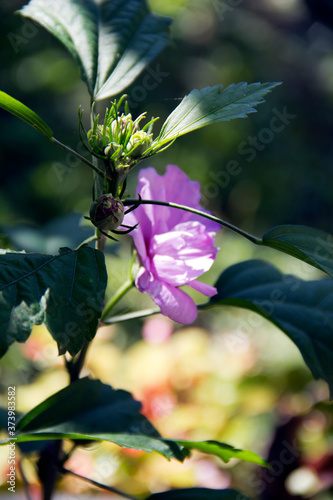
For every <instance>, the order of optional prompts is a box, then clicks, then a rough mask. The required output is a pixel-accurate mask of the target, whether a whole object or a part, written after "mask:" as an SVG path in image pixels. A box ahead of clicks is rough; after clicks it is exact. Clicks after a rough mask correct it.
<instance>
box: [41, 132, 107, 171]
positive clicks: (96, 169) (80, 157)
mask: <svg viewBox="0 0 333 500" xmlns="http://www.w3.org/2000/svg"><path fill="white" fill-rule="evenodd" d="M50 141H51V142H53V144H55V145H56V146H58V147H59V148H61V149H64V150H65V151H67V152H68V153H70V154H71V155H73V156H76V157H77V158H79V160H81V161H82V162H83V163H85V164H86V165H88V166H89V167H90V168H92V169H93V170H94V171H95V172H96V173H97V174H98V175H100V176H101V177H103V178H104V177H105V174H104V172H102V170H100V169H99V168H97V167H96V166H95V165H93V164H92V163H91V162H90V161H89V160H87V158H85V157H84V156H82V155H80V154H79V153H77V152H76V151H75V150H74V149H72V148H70V147H69V146H66V144H63V143H62V142H60V141H58V140H57V139H56V138H55V137H51V139H50Z"/></svg>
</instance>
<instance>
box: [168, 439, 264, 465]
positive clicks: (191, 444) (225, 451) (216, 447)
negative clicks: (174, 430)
mask: <svg viewBox="0 0 333 500" xmlns="http://www.w3.org/2000/svg"><path fill="white" fill-rule="evenodd" d="M176 442H177V443H178V444H180V445H181V446H184V448H185V449H187V450H199V451H202V452H203V453H208V454H209V455H215V456H217V457H219V458H221V459H222V460H223V462H225V463H228V462H229V460H231V459H232V458H237V459H238V460H242V461H243V462H252V463H254V464H258V465H262V466H264V467H267V466H268V463H267V462H266V460H264V459H263V458H260V457H259V456H258V455H257V454H256V453H253V451H248V450H240V449H237V448H234V447H233V446H230V445H229V444H226V443H220V442H219V441H183V440H179V439H177V440H176Z"/></svg>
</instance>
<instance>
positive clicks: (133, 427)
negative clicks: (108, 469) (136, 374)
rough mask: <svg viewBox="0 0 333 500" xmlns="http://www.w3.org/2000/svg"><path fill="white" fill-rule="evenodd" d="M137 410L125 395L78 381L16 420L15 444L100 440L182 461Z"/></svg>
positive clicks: (174, 447)
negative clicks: (64, 440)
mask: <svg viewBox="0 0 333 500" xmlns="http://www.w3.org/2000/svg"><path fill="white" fill-rule="evenodd" d="M140 409H141V403H140V402H139V401H136V400H135V399H133V397H132V395H131V394H130V393H129V392H126V391H123V390H114V389H112V388H111V387H109V386H108V385H105V384H102V382H100V381H99V380H91V379H89V378H83V379H79V380H78V381H76V382H74V383H73V384H71V385H70V386H68V387H66V388H65V389H62V390H61V391H59V392H57V393H56V394H54V395H53V396H51V397H50V398H48V399H46V400H45V401H43V402H42V403H41V404H39V405H38V406H36V407H35V408H33V409H32V410H31V411H30V412H28V413H27V414H25V415H24V416H23V417H21V419H20V420H18V422H17V426H16V429H17V435H16V437H17V442H18V443H21V442H26V441H37V440H46V439H62V438H65V437H67V438H70V439H83V440H97V441H103V440H104V441H111V442H113V443H116V444H118V445H119V446H124V447H126V448H134V449H139V450H144V451H148V452H151V451H156V452H158V453H160V454H162V455H164V456H165V457H166V458H168V459H170V458H176V459H178V460H183V459H184V458H185V455H184V453H182V451H181V449H180V447H179V446H178V445H177V444H176V443H174V442H172V441H170V442H169V441H167V440H164V439H162V438H161V436H160V435H159V433H158V432H157V430H156V429H155V428H154V427H153V425H152V424H151V423H150V422H149V421H148V420H147V419H146V417H144V416H143V415H142V414H141V413H140Z"/></svg>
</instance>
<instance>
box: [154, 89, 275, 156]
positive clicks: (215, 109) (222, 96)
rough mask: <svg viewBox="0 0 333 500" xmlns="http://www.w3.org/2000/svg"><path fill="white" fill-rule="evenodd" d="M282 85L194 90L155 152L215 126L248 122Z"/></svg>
mask: <svg viewBox="0 0 333 500" xmlns="http://www.w3.org/2000/svg"><path fill="white" fill-rule="evenodd" d="M277 85H279V83H251V84H250V85H248V84H247V83H245V82H241V83H237V84H234V83H233V84H231V85H229V87H227V88H226V89H224V90H222V88H223V87H222V85H215V86H214V87H205V88H203V89H201V90H197V89H195V90H192V92H190V93H189V94H188V95H187V96H186V97H184V99H183V100H182V102H181V103H180V104H179V106H177V108H176V109H175V110H174V111H173V112H172V113H171V115H169V116H168V118H167V119H166V121H165V122H164V124H163V126H162V129H161V132H160V134H159V136H158V137H157V139H156V140H155V141H154V142H153V144H152V148H153V149H154V148H157V149H158V148H159V147H161V146H163V145H164V144H166V143H168V142H170V141H173V140H175V139H176V138H177V137H179V136H181V135H184V134H187V133H188V132H192V131H193V130H196V129H198V128H201V127H205V126H206V125H211V124H212V123H216V122H221V121H229V120H232V119H233V118H246V116H247V115H248V114H249V113H254V112H255V111H256V109H255V106H257V104H260V103H262V102H264V99H263V96H264V95H266V94H267V93H268V92H270V91H271V90H272V89H273V88H274V87H276V86H277Z"/></svg>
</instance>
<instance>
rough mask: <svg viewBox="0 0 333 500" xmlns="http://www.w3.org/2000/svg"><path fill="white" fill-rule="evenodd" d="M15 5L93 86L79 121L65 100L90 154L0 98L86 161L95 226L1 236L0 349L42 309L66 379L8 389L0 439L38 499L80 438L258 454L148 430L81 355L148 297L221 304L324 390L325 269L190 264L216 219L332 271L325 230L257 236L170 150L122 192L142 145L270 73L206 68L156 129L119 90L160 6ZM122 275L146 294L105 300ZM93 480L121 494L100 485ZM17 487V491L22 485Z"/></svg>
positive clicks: (332, 344) (157, 28) (210, 116)
mask: <svg viewBox="0 0 333 500" xmlns="http://www.w3.org/2000/svg"><path fill="white" fill-rule="evenodd" d="M19 14H20V15H22V16H26V17H27V18H29V19H31V20H33V21H34V22H36V23H39V24H40V25H42V26H43V27H44V28H45V29H46V30H48V31H49V32H50V33H51V34H52V35H54V36H55V37H56V38H57V39H58V40H59V41H60V42H62V44H63V45H64V46H65V47H66V48H67V49H68V50H69V52H70V53H71V55H72V56H73V57H74V58H75V60H76V61H77V63H78V65H79V67H80V71H81V76H82V80H83V81H84V82H85V84H86V86H87V89H88V92H89V94H90V97H91V116H90V128H89V130H86V128H85V126H84V124H83V111H82V110H81V109H80V110H79V130H80V138H81V141H82V144H83V146H84V148H85V149H86V150H87V151H88V152H89V154H90V156H89V159H87V158H88V156H87V155H86V156H82V155H81V154H80V153H78V152H76V151H74V150H72V149H71V148H69V146H67V145H66V144H63V143H62V142H60V141H59V140H57V139H56V138H55V137H54V136H53V132H52V130H51V128H50V127H49V126H48V125H47V124H46V123H45V122H44V121H43V120H42V118H41V117H39V116H38V115H37V114H36V113H34V111H32V110H31V109H29V108H28V107H27V106H25V105H24V104H23V103H21V102H19V101H17V100H16V99H15V98H14V97H11V96H9V95H8V94H6V93H4V92H0V106H1V107H2V108H3V109H5V110H7V111H8V112H10V113H12V114H14V115H15V116H16V117H18V118H19V119H21V120H23V121H25V122H26V123H27V124H28V125H30V126H32V127H33V128H35V130H36V131H37V132H40V133H41V134H43V135H44V136H45V137H46V138H47V139H48V140H49V141H50V142H51V143H53V144H54V145H56V146H58V147H60V148H62V149H64V150H66V151H68V152H70V153H71V154H73V155H75V156H76V157H78V158H79V159H80V160H81V161H82V164H83V166H82V168H85V166H89V167H90V168H91V169H92V185H93V196H92V200H91V208H90V212H89V216H88V214H84V216H85V217H86V219H88V220H89V221H90V222H89V223H91V224H92V225H93V226H94V227H95V235H94V236H93V237H91V238H88V239H87V240H85V241H82V243H81V244H80V245H79V246H78V247H77V248H60V249H59V252H58V253H57V254H56V255H47V254H44V253H28V252H25V251H24V249H23V251H12V250H1V252H0V261H1V267H0V279H1V289H0V301H1V309H0V317H1V336H0V353H1V356H3V355H4V354H5V353H6V351H7V350H8V349H9V348H10V346H11V344H12V343H14V342H25V341H26V340H27V339H28V337H29V335H30V333H31V330H32V328H33V326H34V325H40V324H44V325H45V326H46V327H47V329H48V331H49V333H50V335H51V336H52V337H53V339H54V340H55V341H56V343H57V345H58V350H59V355H61V356H63V359H64V366H65V369H66V370H67V372H68V375H69V384H68V386H67V387H65V388H64V389H62V390H61V391H59V392H57V393H55V394H53V395H52V396H51V397H49V398H47V399H46V400H45V401H43V402H42V403H40V404H39V405H38V406H36V407H34V408H31V410H30V411H29V412H28V413H26V414H24V415H20V416H19V417H18V415H15V411H14V405H13V404H11V405H9V406H8V408H9V411H8V438H7V439H5V440H3V442H2V444H6V445H9V446H16V444H17V446H19V447H20V450H21V453H26V454H27V456H28V455H29V454H31V453H34V454H36V453H37V454H38V456H39V460H38V461H37V470H38V475H39V479H40V482H41V485H42V488H43V492H44V493H43V495H44V496H43V498H44V499H45V500H48V499H50V498H51V497H52V494H53V492H54V489H55V486H56V482H57V480H58V478H59V477H60V476H61V475H62V474H75V473H74V472H73V471H70V470H69V469H68V468H67V466H66V462H67V460H68V458H69V456H70V454H71V453H72V452H73V451H74V450H75V448H76V447H77V446H82V445H84V443H85V442H91V441H103V440H105V441H110V442H112V443H115V444H117V445H119V446H121V447H125V448H131V449H136V450H143V451H146V452H152V451H155V452H157V453H159V454H161V455H163V456H164V457H166V458H167V459H171V458H172V459H175V460H179V461H184V460H185V459H186V458H187V457H188V456H189V454H190V452H191V450H201V451H203V452H204V453H208V454H212V455H216V456H218V457H219V458H220V459H222V460H223V461H225V462H228V460H229V459H230V458H233V457H235V458H238V459H240V460H244V461H248V462H254V463H256V464H259V465H261V466H262V467H266V466H267V464H266V462H265V461H264V460H263V459H262V458H260V457H259V456H257V455H256V454H255V453H253V452H251V451H246V450H240V449H236V448H233V447H232V446H231V445H228V444H225V443H219V442H216V441H184V440H181V439H172V437H170V436H165V437H162V436H161V435H160V433H159V432H158V430H157V429H155V428H154V426H153V425H152V424H151V423H150V422H149V420H148V419H147V418H146V417H145V416H143V414H142V413H141V412H140V408H141V404H140V402H138V401H136V400H135V399H134V398H133V397H132V395H131V394H130V393H129V392H126V391H124V390H121V389H114V388H112V387H110V386H108V385H106V384H104V383H102V382H101V381H99V380H94V379H91V378H89V377H81V370H82V367H83V366H84V362H85V356H86V353H87V350H88V348H89V346H90V344H91V342H92V341H93V339H94V337H95V334H96V331H97V329H98V328H99V327H101V326H103V325H108V324H114V323H117V322H122V321H127V320H130V319H133V318H139V317H144V316H148V315H152V314H156V313H162V314H163V315H165V316H167V317H169V318H171V319H172V320H173V321H175V322H178V323H182V324H190V323H193V322H194V321H195V319H196V317H197V315H198V309H199V310H200V311H204V310H205V309H207V308H212V307H219V306H223V305H228V306H236V307H240V308H245V309H248V310H249V311H252V312H255V313H257V314H258V315H261V316H263V317H264V318H266V319H267V320H269V321H271V322H272V323H273V324H274V325H276V326H277V327H278V328H280V329H281V330H282V331H283V332H284V333H285V334H286V335H288V336H289V337H290V339H291V340H292V341H293V342H294V343H295V344H296V346H297V347H298V348H299V350H300V352H301V354H302V356H303V358H304V362H305V363H306V365H307V366H308V367H309V369H310V370H311V372H312V374H313V376H314V378H322V379H324V380H325V381H326V382H327V383H328V385H329V387H330V390H331V392H332V389H333V364H332V351H333V340H332V339H333V313H332V303H333V285H332V281H331V280H330V279H329V278H327V279H322V280H316V281H303V280H301V279H298V278H296V277H291V276H286V275H283V274H282V273H281V272H280V271H279V270H278V269H276V268H275V267H274V266H273V265H271V264H270V263H268V262H265V261H260V260H251V261H246V262H241V263H239V264H236V265H233V266H232V267H229V268H228V269H226V270H225V271H224V272H223V273H222V275H221V276H220V277H219V278H218V279H217V280H216V282H215V283H213V284H211V285H208V284H205V283H203V282H202V281H200V280H199V278H200V277H201V276H202V275H203V274H204V273H205V272H206V271H208V270H209V269H210V268H211V266H212V265H213V263H214V259H215V257H216V255H217V252H218V248H217V247H216V245H215V244H214V238H215V236H216V233H217V232H218V231H219V230H220V229H221V228H222V227H223V228H225V230H231V231H235V232H236V233H238V234H239V235H240V236H242V237H244V238H246V239H248V240H250V241H251V242H252V243H253V244H254V245H261V246H265V247H270V248H273V249H275V250H276V251H278V252H284V253H286V254H289V255H291V256H293V257H295V258H296V259H299V260H301V261H304V262H306V263H307V264H310V265H311V266H314V267H316V268H317V269H320V270H321V271H323V272H324V273H326V274H328V275H329V276H332V273H333V260H332V237H331V236H330V235H329V234H326V233H324V232H322V231H318V230H315V229H312V228H308V227H305V226H294V225H284V226H279V227H275V228H273V229H271V230H270V231H268V232H267V233H266V234H264V235H263V237H262V238H258V237H256V236H253V235H250V234H248V233H247V232H245V231H243V230H242V229H240V228H238V227H235V226H234V225H232V224H231V223H229V222H226V221H223V220H221V219H219V218H218V217H215V216H214V215H212V213H211V212H210V211H208V210H207V209H206V208H203V207H202V206H201V204H200V197H201V195H200V185H199V183H198V182H197V181H195V180H191V179H189V178H188V176H187V175H186V174H185V173H184V172H183V171H182V170H181V168H179V167H178V166H176V165H173V164H169V165H168V166H167V167H166V171H165V173H164V174H163V175H160V174H158V173H157V172H156V170H155V169H154V168H153V167H149V168H143V169H141V170H140V171H139V172H138V186H137V188H136V189H135V190H134V192H133V194H132V197H130V195H131V193H129V192H128V190H127V180H128V178H129V177H130V176H131V175H132V172H133V169H134V167H136V165H137V164H138V163H140V161H141V160H143V159H146V158H150V157H152V156H154V155H156V154H157V153H159V152H160V151H162V150H165V149H166V148H168V147H170V146H172V144H173V142H174V141H176V140H179V138H180V137H181V136H182V135H184V134H187V133H189V132H191V131H193V130H196V129H198V128H200V127H205V126H208V125H212V124H214V123H215V122H220V121H229V120H231V119H235V118H245V117H246V116H247V115H248V114H249V113H253V112H254V111H256V109H255V107H256V106H257V105H258V104H260V103H262V102H263V97H264V96H265V95H266V94H267V93H269V92H270V91H271V90H272V89H273V88H274V87H275V86H276V85H278V84H279V83H263V84H262V83H249V84H247V83H244V82H241V83H236V84H232V85H230V86H229V87H227V88H225V89H224V88H223V87H222V85H220V84H219V85H216V86H213V87H205V88H203V89H199V90H198V89H195V90H193V91H192V92H190V93H189V94H188V95H187V96H185V97H184V98H183V99H182V100H181V102H180V103H179V104H178V105H177V106H176V107H175V109H174V111H173V112H172V113H171V114H170V115H169V116H168V118H167V119H166V121H165V122H164V124H163V125H162V126H161V127H160V131H159V133H156V132H155V130H156V127H157V124H156V121H157V119H156V118H151V119H149V118H147V115H146V113H143V114H141V115H140V116H138V117H136V118H135V119H134V117H133V116H132V113H131V109H130V107H129V104H128V102H127V99H126V95H125V94H124V91H125V89H126V88H127V87H128V86H129V85H130V84H131V83H132V82H133V81H134V80H135V79H136V77H137V76H138V75H139V74H140V73H141V72H142V71H143V70H144V69H145V68H146V67H147V66H148V65H149V64H150V62H151V61H152V60H153V59H154V58H155V57H156V56H157V55H158V54H159V53H160V51H161V50H162V49H163V48H164V47H165V46H166V45H167V44H168V41H169V35H168V27H169V25H170V22H171V20H170V19H169V18H165V17H161V16H157V15H154V14H152V13H151V12H150V11H149V9H148V8H147V5H146V1H145V0H104V1H99V0H54V1H52V2H48V1H46V0H30V2H29V3H28V4H27V5H26V6H25V7H24V8H23V9H22V10H20V11H19ZM106 98H108V99H109V102H110V104H109V108H108V109H106V110H105V111H104V112H103V113H102V114H101V115H99V114H96V111H95V108H96V103H97V102H98V101H100V100H102V99H106ZM180 140H181V139H180ZM170 151H171V150H170ZM134 170H135V173H136V171H137V169H136V168H135V169H134ZM125 234H126V235H128V236H123V235H125ZM123 237H125V238H132V239H133V243H134V245H133V259H132V266H131V269H130V273H129V278H128V280H127V281H126V282H125V283H123V285H122V286H121V288H120V289H119V290H118V291H117V292H116V293H115V294H114V295H113V296H112V297H111V299H110V300H109V301H105V291H106V290H107V287H108V275H107V270H106V266H105V247H106V244H107V243H108V244H109V243H110V244H111V245H112V244H113V243H112V242H111V241H109V240H114V239H116V240H118V239H121V238H123ZM110 279H112V272H111V276H110ZM184 285H186V286H187V287H190V288H192V289H194V290H196V291H197V292H200V293H201V294H202V295H203V296H205V297H208V299H207V300H205V301H204V303H203V304H200V305H199V306H198V305H197V304H196V303H195V302H194V300H193V299H192V298H191V297H190V295H189V294H188V293H186V288H185V290H183V289H182V288H181V287H183V286H184ZM133 287H134V288H135V287H136V288H137V289H138V291H139V292H141V293H146V294H148V295H149V296H150V297H151V299H152V300H153V301H154V303H155V304H156V306H154V307H152V308H151V309H150V310H148V311H133V312H131V313H128V314H123V315H122V316H117V315H115V313H114V306H115V305H116V304H117V303H118V302H119V301H120V299H121V298H122V297H123V296H124V294H125V293H126V292H127V291H128V290H130V289H132V288H133ZM187 290H189V289H188V288H187ZM139 292H138V293H139ZM139 376H140V373H138V377H139ZM12 392H13V393H14V394H15V388H12V389H11V391H9V392H8V394H9V396H10V397H12V396H13V395H14V394H13V395H12ZM9 396H8V401H9V402H10V399H9ZM65 439H68V440H71V442H72V446H73V447H72V450H71V452H70V453H68V452H65V448H64V446H63V443H64V440H65ZM26 443H29V447H26V446H25V445H26ZM22 474H24V471H22ZM83 479H85V480H88V481H89V478H83ZM92 483H93V484H95V485H96V482H93V481H92ZM98 486H100V487H101V488H104V489H106V490H109V491H111V492H113V493H115V494H118V495H120V496H123V497H125V498H135V497H133V496H132V495H130V494H129V493H126V492H124V491H119V490H117V489H116V488H114V487H111V486H106V485H102V484H98ZM26 490H27V495H28V498H29V487H28V485H26ZM148 498H149V499H152V500H162V499H163V500H164V499H165V500H167V499H169V498H170V499H175V500H176V499H180V498H181V499H183V500H187V499H192V498H196V499H197V500H203V499H206V498H214V499H216V500H220V499H225V500H226V499H229V500H236V499H238V500H240V499H245V498H247V497H246V496H245V495H243V494H242V493H240V492H238V491H236V490H231V489H224V490H216V489H208V488H191V489H183V490H173V491H166V492H162V493H154V494H152V495H151V496H149V497H148Z"/></svg>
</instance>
